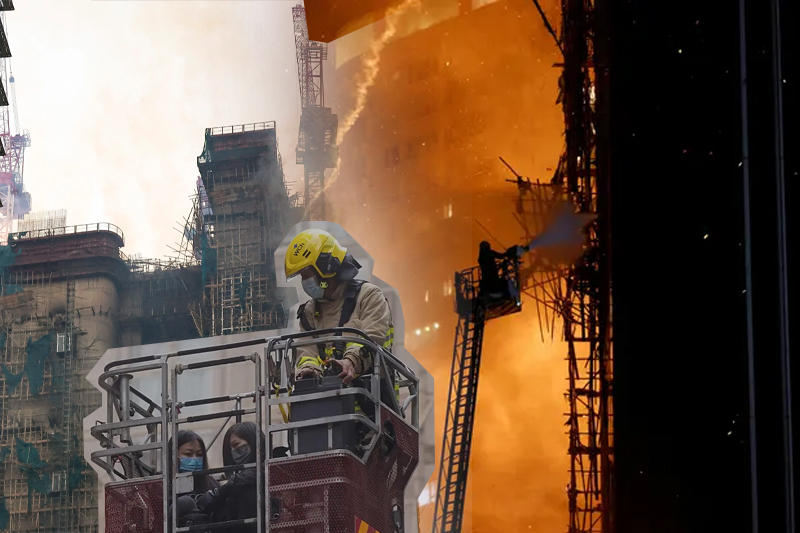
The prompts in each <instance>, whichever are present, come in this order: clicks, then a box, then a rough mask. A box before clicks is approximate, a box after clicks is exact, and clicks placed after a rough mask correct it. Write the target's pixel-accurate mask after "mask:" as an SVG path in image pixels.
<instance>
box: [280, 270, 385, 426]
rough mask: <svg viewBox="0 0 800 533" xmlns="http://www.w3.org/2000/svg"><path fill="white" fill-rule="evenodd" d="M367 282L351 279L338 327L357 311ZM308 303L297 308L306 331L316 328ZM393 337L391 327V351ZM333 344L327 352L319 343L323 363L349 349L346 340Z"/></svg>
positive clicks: (318, 348) (298, 315) (340, 355)
mask: <svg viewBox="0 0 800 533" xmlns="http://www.w3.org/2000/svg"><path fill="white" fill-rule="evenodd" d="M365 283H366V281H365V280H363V279H354V280H351V281H350V282H349V285H348V287H347V289H346V292H345V295H344V303H343V304H342V314H341V315H340V317H339V326H338V327H340V328H341V327H344V325H345V324H347V323H348V322H349V321H350V318H351V317H352V316H353V311H355V309H356V301H357V300H358V294H359V292H360V291H361V287H363V286H364V284H365ZM386 302H387V303H388V302H389V300H388V299H386ZM306 305H308V302H306V303H304V304H302V305H301V306H300V308H299V309H298V310H297V318H298V319H300V324H301V325H302V326H303V330H305V331H313V330H314V329H316V328H314V327H313V326H312V325H311V323H310V322H309V321H308V317H307V316H306ZM315 315H316V316H320V315H319V311H317V312H316V313H315ZM336 336H337V337H341V336H342V334H341V333H336ZM393 337H394V327H392V328H390V330H389V338H388V340H387V341H386V342H385V343H384V348H387V349H388V350H389V351H391V346H392V344H393ZM333 345H334V346H333V351H332V352H331V353H327V352H326V351H325V350H324V349H323V348H322V346H321V345H319V344H318V345H317V351H318V353H319V360H320V362H321V363H323V364H324V363H325V362H327V361H328V359H330V357H333V358H334V359H341V358H342V356H343V355H344V351H345V350H346V349H347V344H345V342H344V341H338V342H334V343H333ZM357 377H358V376H357ZM393 377H394V376H393ZM392 381H393V382H394V389H395V390H394V392H395V396H396V398H397V401H398V402H399V401H400V384H399V382H398V381H397V380H396V379H392ZM360 410H361V408H360V406H359V405H358V402H356V411H360ZM284 416H285V415H284Z"/></svg>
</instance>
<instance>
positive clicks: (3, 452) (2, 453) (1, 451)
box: [0, 446, 11, 463]
mask: <svg viewBox="0 0 800 533" xmlns="http://www.w3.org/2000/svg"><path fill="white" fill-rule="evenodd" d="M10 453H11V448H9V447H8V446H3V447H2V448H0V463H5V462H6V457H8V455H9V454H10Z"/></svg>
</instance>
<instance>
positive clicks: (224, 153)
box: [182, 122, 297, 336]
mask: <svg viewBox="0 0 800 533" xmlns="http://www.w3.org/2000/svg"><path fill="white" fill-rule="evenodd" d="M261 124H262V125H264V127H257V126H259V125H252V126H238V127H231V128H217V129H207V130H206V144H205V147H204V150H203V154H202V155H201V156H200V157H198V168H199V169H200V173H201V183H199V184H198V194H197V197H196V198H195V200H194V207H193V210H192V214H191V215H190V217H189V219H187V221H186V227H187V230H186V232H184V233H191V235H192V239H191V242H192V250H193V252H192V254H193V255H194V256H195V257H198V256H200V257H201V259H200V263H201V269H202V272H203V274H202V275H203V278H204V280H205V297H204V300H203V303H202V304H200V305H195V306H193V307H192V315H193V318H194V321H195V325H196V326H197V328H198V330H199V332H200V333H201V335H202V336H213V335H228V334H233V333H240V332H247V331H260V330H267V329H278V328H282V327H284V326H285V325H286V320H287V317H286V316H285V313H284V309H283V305H282V303H281V300H280V297H279V294H278V290H277V285H276V279H277V278H276V274H275V266H274V259H273V256H274V253H275V250H276V249H277V247H278V246H279V244H280V242H281V241H282V240H283V238H284V237H285V236H286V233H287V232H288V231H289V229H290V228H291V226H292V225H293V224H294V223H295V222H296V221H295V220H294V219H295V218H297V212H296V211H297V210H296V209H294V208H292V205H291V203H290V200H289V197H288V195H287V189H286V183H285V177H284V174H283V168H282V161H281V157H280V152H279V150H278V145H277V136H276V134H275V123H274V122H269V123H261ZM206 198H207V200H206ZM188 243H189V239H186V240H185V245H184V247H188ZM182 253H183V255H189V252H188V250H187V251H184V252H182ZM212 257H213V259H210V258H212ZM212 263H214V264H212Z"/></svg>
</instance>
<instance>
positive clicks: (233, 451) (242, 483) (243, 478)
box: [197, 422, 266, 533]
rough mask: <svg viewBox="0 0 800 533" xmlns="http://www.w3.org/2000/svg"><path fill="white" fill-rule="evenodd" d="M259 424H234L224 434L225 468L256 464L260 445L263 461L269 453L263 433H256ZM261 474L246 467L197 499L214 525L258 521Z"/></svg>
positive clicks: (239, 532) (247, 532)
mask: <svg viewBox="0 0 800 533" xmlns="http://www.w3.org/2000/svg"><path fill="white" fill-rule="evenodd" d="M257 433H258V432H257V431H256V425H255V424H254V423H252V422H242V423H240V424H234V425H233V426H231V428H230V429H228V431H227V433H225V438H224V440H223V441H222V463H223V464H224V465H225V466H233V465H245V464H252V463H255V462H256V446H258V445H259V444H260V446H261V460H262V461H263V460H264V454H265V453H266V446H265V442H266V439H265V438H264V433H261V434H260V435H258V434H257ZM257 476H258V473H257V471H256V469H255V468H254V467H250V468H245V469H244V470H239V471H238V472H236V473H234V474H231V475H229V480H228V482H227V483H225V484H224V485H222V486H221V487H219V488H216V489H213V490H209V491H208V492H206V493H205V494H204V495H203V496H201V497H200V498H198V500H197V507H198V508H199V509H200V510H201V511H202V512H203V513H206V514H208V515H211V517H212V519H213V521H214V522H223V521H225V522H227V521H230V520H244V519H247V518H255V517H256V514H257V506H258V491H257V489H256V483H257V480H258V478H257ZM227 531H230V532H233V533H251V532H255V531H256V525H255V524H250V525H245V526H238V527H234V528H232V529H229V530H227Z"/></svg>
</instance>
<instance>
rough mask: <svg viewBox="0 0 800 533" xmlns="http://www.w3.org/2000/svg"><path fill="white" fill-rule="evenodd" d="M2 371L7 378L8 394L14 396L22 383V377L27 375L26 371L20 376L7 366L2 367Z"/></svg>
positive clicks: (0, 368)
mask: <svg viewBox="0 0 800 533" xmlns="http://www.w3.org/2000/svg"><path fill="white" fill-rule="evenodd" d="M0 371H2V372H3V376H4V377H5V378H6V385H8V393H9V394H14V391H15V390H17V385H19V383H20V381H22V377H23V376H24V375H25V371H24V370H23V371H22V372H20V373H19V374H14V373H13V372H11V370H9V369H8V367H7V366H6V365H2V366H0Z"/></svg>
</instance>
